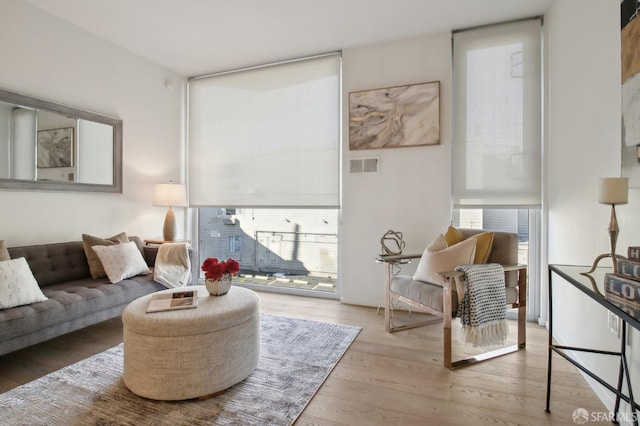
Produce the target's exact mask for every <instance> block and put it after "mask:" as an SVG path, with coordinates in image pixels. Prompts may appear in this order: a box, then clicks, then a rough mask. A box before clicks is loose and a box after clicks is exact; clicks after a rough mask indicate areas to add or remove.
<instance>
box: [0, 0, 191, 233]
mask: <svg viewBox="0 0 640 426" xmlns="http://www.w3.org/2000/svg"><path fill="white" fill-rule="evenodd" d="M0 70H2V72H0V87H2V88H4V89H7V90H11V91H16V92H21V93H24V94H28V95H32V96H36V97H40V98H44V99H47V100H51V101H56V102H60V103H64V104H68V105H71V106H74V107H78V108H82V109H88V110H92V111H96V112H100V113H103V114H106V115H112V116H116V117H120V118H122V120H123V124H124V134H123V156H124V170H123V181H124V189H123V193H122V194H92V193H76V192H35V193H34V192H27V191H0V205H2V209H0V239H4V240H6V242H7V245H8V246H16V245H23V244H32V243H33V244H36V243H45V242H55V241H70V240H79V239H80V237H81V234H82V233H83V232H84V233H91V234H95V235H99V236H110V235H113V234H115V233H118V232H120V231H126V232H127V233H129V234H133V235H140V236H141V237H143V238H151V237H159V236H161V234H162V224H163V220H164V215H165V212H166V209H165V208H163V207H153V206H152V205H151V204H152V199H153V185H154V184H155V183H158V182H167V181H169V180H174V181H177V182H183V181H184V180H183V176H184V166H183V164H184V142H183V139H184V138H183V135H182V127H181V126H182V119H183V118H182V117H183V101H182V99H183V91H184V87H185V80H184V79H183V78H181V77H179V76H177V75H175V74H173V73H171V72H170V71H167V70H165V69H162V68H160V67H158V66H156V65H153V64H151V63H149V62H148V61H146V60H144V59H142V58H140V57H138V56H135V55H133V54H131V53H129V52H128V51H125V50H123V49H121V48H119V47H116V46H114V45H112V44H109V43H107V42H105V41H102V40H100V39H97V38H95V37H94V36H92V35H90V34H88V33H86V32H84V31H82V30H80V29H78V28H77V27H74V26H72V25H70V24H68V23H66V22H65V21H62V20H60V19H58V18H55V17H53V16H51V15H48V14H45V13H43V12H41V11H39V10H38V9H35V8H33V7H31V6H29V5H27V4H24V3H22V2H19V1H14V0H3V1H1V2H0ZM166 79H171V80H173V83H174V87H175V88H174V90H173V91H168V90H167V89H166V88H165V85H164V82H165V80H166ZM176 215H177V217H178V220H179V222H178V223H184V222H185V221H184V219H183V216H184V209H176ZM181 231H182V230H181ZM179 234H183V232H179Z"/></svg>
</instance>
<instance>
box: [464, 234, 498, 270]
mask: <svg viewBox="0 0 640 426" xmlns="http://www.w3.org/2000/svg"><path fill="white" fill-rule="evenodd" d="M469 238H475V240H476V256H475V258H474V259H473V263H487V262H488V261H489V255H490V254H491V249H492V248H493V232H482V233H480V234H476V235H472V236H470V237H469Z"/></svg>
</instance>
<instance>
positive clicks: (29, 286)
mask: <svg viewBox="0 0 640 426" xmlns="http://www.w3.org/2000/svg"><path fill="white" fill-rule="evenodd" d="M44 300H47V298H46V297H45V295H44V294H42V291H41V290H40V287H39V286H38V283H37V282H36V279H35V278H34V277H33V273H31V269H29V265H28V264H27V261H26V259H25V258H24V257H19V258H17V259H10V260H3V261H0V309H7V308H13V307H16V306H22V305H28V304H30V303H37V302H42V301H44Z"/></svg>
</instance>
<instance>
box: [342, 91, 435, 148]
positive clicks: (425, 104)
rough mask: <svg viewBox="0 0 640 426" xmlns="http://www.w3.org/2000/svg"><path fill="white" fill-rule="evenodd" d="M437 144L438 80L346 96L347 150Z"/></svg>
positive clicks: (353, 93) (352, 93)
mask: <svg viewBox="0 0 640 426" xmlns="http://www.w3.org/2000/svg"><path fill="white" fill-rule="evenodd" d="M439 143H440V82H439V81H436V82H430V83H421V84H412V85H407V86H395V87H388V88H384V89H374V90H364V91H359V92H351V93H349V149H351V150H359V149H379V148H400V147H409V146H421V145H438V144H439Z"/></svg>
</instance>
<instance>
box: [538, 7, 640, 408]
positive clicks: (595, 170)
mask: <svg viewBox="0 0 640 426" xmlns="http://www.w3.org/2000/svg"><path fill="white" fill-rule="evenodd" d="M545 27H546V33H547V40H546V43H547V47H548V60H549V63H548V67H549V93H550V94H549V111H548V120H549V123H548V144H549V152H548V176H547V178H548V183H547V191H548V192H547V199H548V207H549V210H548V235H547V239H548V260H549V263H555V264H576V265H591V263H592V262H593V259H594V258H595V257H596V256H597V255H598V254H600V253H605V252H607V250H608V241H609V240H608V234H607V224H608V221H609V214H610V211H611V210H610V208H609V207H608V206H604V205H599V204H597V203H596V186H597V179H598V178H600V177H608V176H620V155H621V154H620V153H621V150H620V145H621V143H620V140H621V130H620V129H621V108H620V105H621V98H620V94H621V92H620V5H619V3H618V2H603V1H600V0H589V1H583V0H562V1H554V2H553V4H552V5H551V7H550V9H549V11H548V13H547V14H546V15H545ZM639 202H640V197H639V194H638V190H632V191H631V193H630V202H629V204H628V205H626V206H620V207H619V208H618V209H617V213H618V217H619V220H620V227H621V234H620V237H619V240H618V252H619V253H625V252H626V247H627V246H629V245H637V244H638V239H637V235H638V230H640V224H639V223H638V215H637V212H638V205H639ZM603 264H604V261H603V263H601V265H603ZM554 287H555V289H556V290H557V291H554V306H555V309H554V336H555V337H556V338H557V339H558V341H559V342H561V343H565V344H571V345H577V346H583V347H593V348H599V349H609V350H617V349H619V340H618V338H617V337H615V336H614V335H613V334H611V333H610V332H609V331H608V329H607V315H606V311H605V310H604V309H603V308H601V307H600V306H599V305H598V304H597V303H596V302H592V301H590V300H589V299H588V298H586V297H584V296H582V295H581V294H580V293H579V292H578V291H577V290H574V289H572V288H571V286H570V285H567V284H566V283H565V284H564V285H563V283H562V280H561V279H557V280H556V278H554ZM631 340H632V346H631V347H629V353H630V354H635V356H633V357H630V359H629V360H630V363H631V369H632V372H633V381H634V382H635V383H636V384H637V383H640V373H639V372H640V359H639V357H638V352H639V349H638V348H639V347H640V335H639V333H638V332H637V331H633V332H632V336H631ZM579 358H580V359H582V360H583V361H584V362H586V364H587V366H588V367H589V368H590V369H592V370H593V371H595V372H597V373H598V374H600V375H602V376H603V377H606V378H607V379H608V380H609V381H610V383H614V384H615V383H616V379H617V371H618V370H617V368H618V363H617V360H616V359H615V358H613V357H606V356H588V355H580V356H579ZM556 362H564V361H556ZM596 389H597V390H598V393H599V396H600V397H601V399H603V401H606V402H607V405H608V407H609V408H610V409H612V407H613V401H614V398H613V395H612V394H611V393H610V392H608V391H604V390H603V389H602V388H600V386H599V385H597V386H596ZM552 398H553V394H552ZM576 408H578V407H576Z"/></svg>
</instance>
